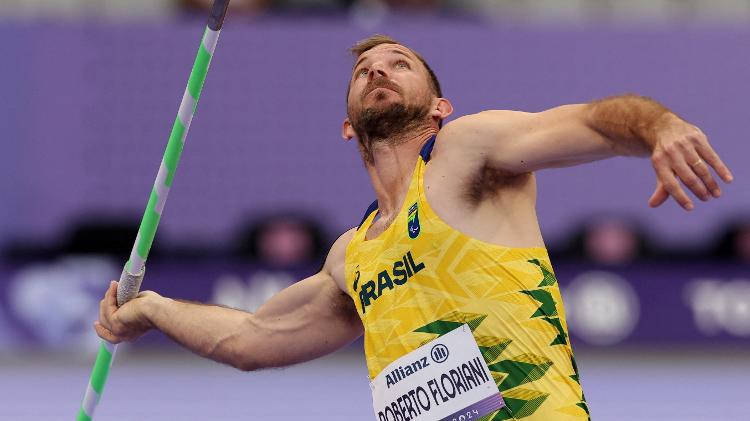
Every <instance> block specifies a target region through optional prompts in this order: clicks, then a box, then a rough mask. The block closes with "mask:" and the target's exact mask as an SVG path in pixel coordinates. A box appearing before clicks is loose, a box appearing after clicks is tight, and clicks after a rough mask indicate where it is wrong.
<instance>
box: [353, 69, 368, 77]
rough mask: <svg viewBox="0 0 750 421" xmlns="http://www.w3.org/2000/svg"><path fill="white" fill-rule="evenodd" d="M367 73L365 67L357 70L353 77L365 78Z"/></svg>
mask: <svg viewBox="0 0 750 421" xmlns="http://www.w3.org/2000/svg"><path fill="white" fill-rule="evenodd" d="M367 72H369V70H368V69H367V68H366V67H363V68H361V69H359V70H357V72H356V73H355V74H354V76H355V77H365V76H367Z"/></svg>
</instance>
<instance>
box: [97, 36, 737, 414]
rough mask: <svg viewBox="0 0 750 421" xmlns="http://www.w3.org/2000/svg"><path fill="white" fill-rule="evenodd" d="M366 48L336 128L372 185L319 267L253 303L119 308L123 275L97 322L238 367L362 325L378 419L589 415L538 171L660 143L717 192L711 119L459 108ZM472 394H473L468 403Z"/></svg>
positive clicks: (623, 102) (358, 50) (607, 109)
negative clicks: (355, 220)
mask: <svg viewBox="0 0 750 421" xmlns="http://www.w3.org/2000/svg"><path fill="white" fill-rule="evenodd" d="M352 51H353V53H354V55H355V60H356V63H355V65H354V68H353V71H352V77H351V80H350V83H349V91H348V95H347V111H348V118H346V119H345V121H344V123H343V128H342V134H343V137H344V138H345V139H348V140H349V139H353V138H357V141H358V145H359V149H360V152H361V155H362V158H363V160H364V163H365V168H366V170H367V171H368V173H369V175H370V179H371V181H372V185H373V187H374V189H375V192H376V196H377V201H376V203H374V204H373V206H371V208H370V209H368V212H367V213H366V215H365V218H364V219H363V221H362V223H361V224H360V225H359V226H358V227H356V228H352V229H351V230H349V231H347V232H346V233H344V234H343V235H342V236H341V237H339V239H338V240H337V241H336V242H335V243H334V245H333V246H332V248H331V250H330V252H329V254H328V257H327V259H326V261H325V264H324V266H323V268H322V269H321V271H320V272H319V273H317V274H315V275H313V276H311V277H309V278H307V279H305V280H303V281H301V282H299V283H297V284H295V285H293V286H291V287H289V288H287V289H286V290H284V291H282V292H280V293H279V294H278V295H276V296H275V297H273V298H271V299H270V300H269V301H268V302H267V303H265V304H264V305H263V306H262V307H261V308H260V309H259V310H258V311H257V312H256V313H254V314H250V313H246V312H242V311H237V310H233V309H229V308H223V307H218V306H207V305H200V304H192V303H185V302H180V301H175V300H171V299H168V298H165V297H161V296H160V295H158V294H156V293H154V292H150V291H146V292H143V293H141V294H140V295H139V296H138V297H137V298H136V299H134V300H132V301H130V302H129V303H127V304H125V305H123V306H122V307H120V308H117V305H116V300H115V293H116V288H117V285H116V283H115V282H113V283H112V285H111V286H110V289H109V290H108V291H107V294H106V296H105V298H104V300H102V304H101V311H100V320H99V321H98V322H97V323H96V324H95V328H96V331H97V333H98V334H99V335H100V336H101V337H102V338H104V339H106V340H108V341H110V342H114V343H117V342H121V341H131V340H135V339H136V338H138V337H139V336H141V335H142V334H143V333H145V332H146V331H147V330H149V329H158V330H160V331H162V332H164V333H165V334H166V335H168V336H169V337H171V338H172V339H173V340H175V341H176V342H178V343H179V344H181V345H182V346H185V347H187V348H189V349H190V350H192V351H194V352H196V353H198V354H199V355H201V356H204V357H208V358H211V359H213V360H216V361H219V362H223V363H226V364H230V365H232V366H234V367H237V368H239V369H242V370H256V369H260V368H264V367H278V366H284V365H290V364H294V363H298V362H302V361H307V360H310V359H313V358H316V357H319V356H322V355H324V354H327V353H330V352H332V351H334V350H336V349H339V348H340V347H342V346H344V345H346V344H349V343H350V342H352V341H353V340H355V339H356V338H357V337H359V336H360V335H362V334H363V333H364V337H365V352H366V357H367V364H368V369H369V374H370V377H371V379H372V388H373V402H374V407H375V412H376V417H377V419H378V420H399V421H406V420H412V419H416V420H438V419H443V418H445V417H446V416H448V415H451V416H455V417H458V416H460V415H461V414H464V413H465V414H464V415H465V416H464V418H466V419H469V416H471V418H480V417H482V419H487V420H490V419H491V420H506V419H520V418H527V419H529V420H565V419H587V418H588V408H587V406H586V403H585V400H584V397H583V393H582V391H581V386H580V384H579V380H578V374H577V371H576V367H575V362H574V359H573V356H572V351H571V348H570V344H569V341H568V335H567V328H566V323H565V315H564V311H563V307H562V301H561V298H560V292H559V288H558V286H557V281H556V279H555V277H554V274H553V272H552V269H551V265H550V262H549V257H548V256H547V252H546V249H545V248H544V243H543V241H542V237H541V234H540V230H539V226H538V222H537V218H536V215H535V196H536V189H535V181H534V175H533V173H534V171H536V170H541V169H545V168H552V167H562V166H571V165H576V164H581V163H585V162H589V161H593V160H598V159H604V158H608V157H612V156H616V155H624V156H650V157H651V160H652V163H653V167H654V169H655V171H656V176H657V183H656V190H655V191H654V193H653V195H652V196H651V199H650V200H649V204H650V205H651V206H653V207H656V206H659V205H661V204H662V203H663V202H664V201H665V200H666V199H667V198H668V197H669V196H671V197H673V198H674V199H675V200H676V201H677V202H678V203H679V204H680V205H681V206H682V207H683V208H685V209H686V210H691V209H692V208H693V202H692V200H691V199H690V198H689V197H688V195H687V194H686V192H685V191H684V190H683V188H682V187H681V185H680V182H681V183H682V184H683V185H684V186H686V187H687V188H688V189H689V190H690V191H691V192H692V193H693V194H694V195H695V196H697V197H698V198H699V199H701V200H703V201H706V200H709V199H710V198H712V197H713V198H718V197H719V196H720V194H721V190H720V188H719V186H718V184H717V182H716V180H715V179H714V177H713V176H712V174H711V172H710V168H713V169H714V170H715V171H716V173H717V174H718V175H719V177H720V178H721V179H722V180H723V181H724V182H730V181H731V179H732V176H731V174H730V172H729V170H728V169H727V168H726V166H725V165H724V164H723V163H722V162H721V160H720V159H719V157H718V156H717V155H716V153H715V152H714V151H713V149H712V148H711V147H710V146H709V144H708V141H707V139H706V137H705V135H704V134H703V133H702V132H701V131H700V130H699V129H698V128H696V127H695V126H693V125H691V124H689V123H687V122H685V121H683V120H682V119H680V118H679V117H677V116H676V115H675V114H673V113H672V112H670V111H669V110H668V109H666V108H665V107H664V106H662V105H660V104H658V103H657V102H655V101H652V100H650V99H647V98H643V97H638V96H632V95H628V96H622V97H613V98H607V99H603V100H599V101H595V102H592V103H590V104H579V105H566V106H561V107H558V108H554V109H551V110H548V111H544V112H540V113H524V112H516V111H486V112H482V113H479V114H476V115H468V116H464V117H461V118H458V119H456V120H454V121H452V122H450V123H448V124H446V125H445V127H442V129H441V126H442V122H443V120H444V119H446V118H447V117H448V116H450V115H451V113H452V112H453V108H452V106H451V103H450V101H448V100H447V99H446V98H443V97H442V93H441V90H440V85H439V83H438V81H437V78H436V77H435V75H434V73H433V72H432V70H431V69H430V68H429V66H428V65H427V64H426V62H425V61H424V60H423V59H422V58H421V56H419V55H418V54H417V53H415V52H414V51H413V50H411V49H410V48H408V47H406V46H404V45H402V44H400V43H398V42H397V41H395V40H393V39H391V38H388V37H385V36H374V37H371V38H368V39H366V40H363V41H361V42H360V43H358V44H357V45H356V46H355V47H354V48H353V50H352ZM462 411H463V412H462Z"/></svg>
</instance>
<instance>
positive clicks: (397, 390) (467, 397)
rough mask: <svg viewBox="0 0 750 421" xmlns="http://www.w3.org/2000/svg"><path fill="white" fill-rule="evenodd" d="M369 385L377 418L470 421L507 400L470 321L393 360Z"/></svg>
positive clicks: (394, 420)
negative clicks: (494, 376) (501, 392)
mask: <svg viewBox="0 0 750 421" xmlns="http://www.w3.org/2000/svg"><path fill="white" fill-rule="evenodd" d="M370 388H371V389H372V403H373V407H374V409H375V416H376V418H377V421H469V420H473V419H477V418H480V417H483V416H485V415H487V414H491V413H493V412H495V411H497V410H498V409H500V408H502V407H503V406H504V405H505V403H504V402H503V398H502V396H501V395H500V392H499V391H498V390H497V385H496V384H495V380H494V379H493V378H492V375H491V374H490V370H489V368H487V363H485V362H484V357H482V354H481V352H480V351H479V347H478V346H477V342H476V340H475V339H474V336H473V335H472V333H471V329H469V327H468V326H467V325H465V324H464V325H462V326H460V327H458V328H456V329H454V330H453V331H451V332H449V333H447V334H445V335H443V336H441V337H439V338H436V339H435V340H433V341H431V342H428V343H426V344H424V345H422V346H421V347H419V348H417V349H415V350H414V351H412V352H410V353H408V354H406V355H404V356H403V357H401V358H399V359H397V360H396V361H394V362H392V363H391V364H389V365H388V366H387V367H386V368H385V369H383V371H381V372H380V374H378V376H377V377H375V379H373V381H372V382H371V383H370Z"/></svg>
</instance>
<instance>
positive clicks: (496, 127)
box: [436, 110, 535, 151]
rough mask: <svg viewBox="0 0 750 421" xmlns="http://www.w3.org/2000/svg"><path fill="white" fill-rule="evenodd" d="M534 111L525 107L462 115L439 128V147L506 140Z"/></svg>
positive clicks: (483, 145) (474, 145)
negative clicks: (528, 110) (526, 109)
mask: <svg viewBox="0 0 750 421" xmlns="http://www.w3.org/2000/svg"><path fill="white" fill-rule="evenodd" d="M534 115H535V114H534V113H527V112H523V111H512V110H488V111H482V112H480V113H477V114H469V115H465V116H462V117H459V118H457V119H455V120H453V121H451V122H450V123H448V124H446V125H445V127H443V129H442V130H440V133H439V134H438V139H440V141H439V143H438V145H439V146H436V148H437V147H440V148H443V149H445V150H447V151H452V150H453V149H459V148H460V149H462V150H466V149H467V148H469V149H482V148H486V147H491V145H490V144H488V143H494V142H497V141H506V140H509V139H511V138H512V137H514V135H518V134H519V133H518V132H519V131H521V130H523V129H524V126H525V125H527V124H528V123H529V122H530V121H531V120H533V116H534Z"/></svg>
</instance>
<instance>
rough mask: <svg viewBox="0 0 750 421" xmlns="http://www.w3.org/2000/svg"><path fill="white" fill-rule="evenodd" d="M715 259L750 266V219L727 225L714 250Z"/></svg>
mask: <svg viewBox="0 0 750 421" xmlns="http://www.w3.org/2000/svg"><path fill="white" fill-rule="evenodd" d="M714 257H716V258H720V259H732V260H734V261H737V262H741V263H745V264H750V219H740V220H737V221H735V222H732V223H730V224H728V225H727V227H726V228H725V229H724V232H723V234H721V235H720V236H719V241H718V242H717V245H716V247H715V249H714Z"/></svg>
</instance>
